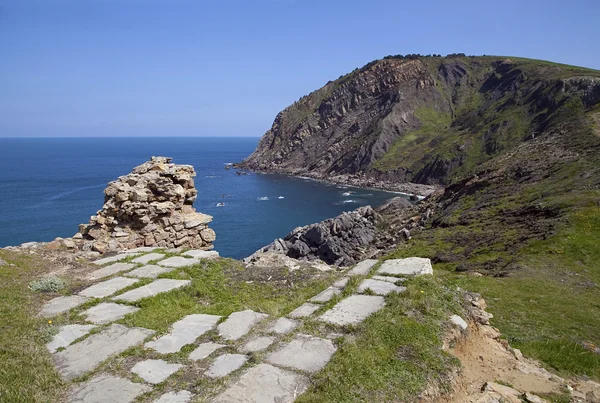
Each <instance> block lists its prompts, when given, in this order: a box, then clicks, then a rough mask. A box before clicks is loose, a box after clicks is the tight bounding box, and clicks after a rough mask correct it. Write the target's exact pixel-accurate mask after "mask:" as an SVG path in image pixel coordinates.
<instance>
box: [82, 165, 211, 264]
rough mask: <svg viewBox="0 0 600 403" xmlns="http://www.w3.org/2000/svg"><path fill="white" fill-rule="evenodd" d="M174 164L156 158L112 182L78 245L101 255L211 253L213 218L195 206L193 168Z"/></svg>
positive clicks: (84, 226) (86, 225)
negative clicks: (150, 250)
mask: <svg viewBox="0 0 600 403" xmlns="http://www.w3.org/2000/svg"><path fill="white" fill-rule="evenodd" d="M171 161H172V159H171V158H166V157H152V159H151V160H150V161H148V162H145V163H143V164H142V165H140V166H137V167H135V168H134V169H133V171H132V172H131V173H130V174H128V175H126V176H121V177H119V178H118V179H117V180H115V181H113V182H110V183H109V184H108V187H107V188H106V189H105V190H104V194H105V198H104V205H103V206H102V209H101V210H100V211H98V212H97V214H96V215H94V216H92V217H91V218H90V221H89V223H88V224H81V225H80V226H79V232H78V233H77V234H76V235H75V236H74V237H73V241H74V242H75V244H76V245H77V247H78V248H80V249H82V250H94V251H97V252H100V253H105V252H109V251H119V250H124V249H131V248H136V247H140V246H152V247H157V248H158V247H165V248H173V247H189V248H195V249H212V248H213V245H212V242H213V241H214V240H215V238H216V236H215V232H214V231H213V230H212V229H210V228H208V223H210V222H211V221H212V217H211V216H209V215H206V214H202V213H198V212H196V211H195V209H194V207H193V206H192V205H193V203H194V201H195V200H196V196H197V194H198V191H197V190H196V188H195V187H194V179H193V178H194V177H195V176H196V172H195V171H194V167H192V166H191V165H177V164H173V163H171Z"/></svg>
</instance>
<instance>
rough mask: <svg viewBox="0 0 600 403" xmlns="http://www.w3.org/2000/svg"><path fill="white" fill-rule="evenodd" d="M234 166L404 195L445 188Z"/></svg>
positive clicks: (240, 165)
mask: <svg viewBox="0 0 600 403" xmlns="http://www.w3.org/2000/svg"><path fill="white" fill-rule="evenodd" d="M233 167H234V168H235V169H239V170H248V171H251V172H255V173H258V174H263V175H270V174H279V175H286V176H291V177H294V178H301V179H311V180H315V181H318V182H321V183H327V184H332V185H342V186H352V187H355V188H359V189H374V190H381V191H384V192H393V193H399V194H402V195H406V196H416V197H419V198H425V197H427V196H429V195H430V194H432V193H434V192H436V191H438V190H440V189H443V187H442V186H438V185H424V184H421V183H412V182H400V183H399V182H388V181H383V180H377V179H374V178H369V177H367V176H366V175H363V174H354V175H347V174H342V175H336V176H329V177H327V178H324V177H322V176H320V175H318V174H317V173H305V172H303V173H302V174H296V173H293V172H287V171H276V170H273V171H271V170H262V169H255V168H251V167H248V166H247V165H245V164H244V162H240V163H237V164H233Z"/></svg>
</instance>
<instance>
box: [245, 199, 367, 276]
mask: <svg viewBox="0 0 600 403" xmlns="http://www.w3.org/2000/svg"><path fill="white" fill-rule="evenodd" d="M376 216H377V214H376V213H375V211H374V210H373V209H372V208H371V206H365V207H360V208H358V209H356V210H354V211H350V212H344V213H342V214H340V215H339V216H337V217H334V218H329V219H327V220H325V221H321V222H319V223H316V224H310V225H307V226H304V227H298V228H296V229H294V230H293V231H292V232H290V233H289V234H287V235H286V236H285V237H284V238H283V239H281V238H280V239H276V240H275V241H273V242H272V243H271V244H269V245H267V246H265V247H264V248H262V249H260V250H258V251H256V252H255V253H254V254H252V255H251V256H249V257H248V258H246V259H245V261H246V262H252V261H253V260H255V259H257V258H258V257H260V256H261V255H262V254H264V253H272V252H275V253H279V254H282V255H286V256H289V257H291V258H294V259H302V260H304V259H305V260H315V259H320V260H322V261H324V262H326V263H328V264H335V265H338V266H349V265H351V264H354V263H356V261H358V260H360V259H361V258H362V257H363V251H362V250H361V249H363V248H366V247H367V246H368V245H369V244H370V243H371V242H372V241H373V239H374V238H375V220H376Z"/></svg>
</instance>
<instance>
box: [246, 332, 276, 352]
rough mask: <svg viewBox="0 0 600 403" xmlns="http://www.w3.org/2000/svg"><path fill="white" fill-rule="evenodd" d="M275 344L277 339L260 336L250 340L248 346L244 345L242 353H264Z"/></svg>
mask: <svg viewBox="0 0 600 403" xmlns="http://www.w3.org/2000/svg"><path fill="white" fill-rule="evenodd" d="M274 342H275V337H270V336H258V337H254V338H253V339H250V340H248V342H246V344H244V345H243V346H242V347H241V348H240V351H241V352H242V353H255V352H257V351H263V350H266V349H267V348H269V346H270V345H271V344H273V343H274Z"/></svg>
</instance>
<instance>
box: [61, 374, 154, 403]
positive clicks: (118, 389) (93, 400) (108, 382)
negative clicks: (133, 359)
mask: <svg viewBox="0 0 600 403" xmlns="http://www.w3.org/2000/svg"><path fill="white" fill-rule="evenodd" d="M151 389H152V388H151V387H150V386H148V385H143V384H141V383H134V382H131V381H130V380H129V379H125V378H119V377H116V376H112V375H106V374H102V375H98V376H96V377H94V378H92V379H90V380H89V381H87V382H85V383H83V384H81V385H77V386H76V387H75V388H74V389H73V390H72V391H71V393H70V394H69V396H68V398H67V401H68V402H69V403H107V402H110V403H130V402H132V401H134V400H135V398H136V397H138V396H139V395H141V394H143V393H147V392H150V390H151Z"/></svg>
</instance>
